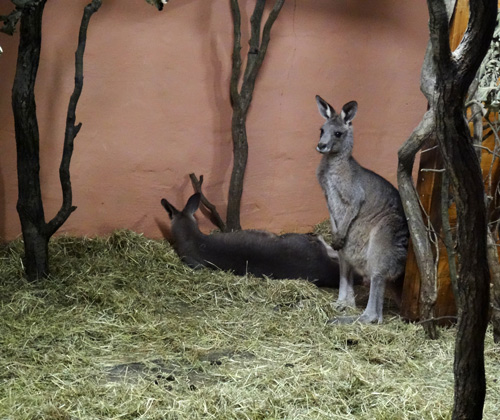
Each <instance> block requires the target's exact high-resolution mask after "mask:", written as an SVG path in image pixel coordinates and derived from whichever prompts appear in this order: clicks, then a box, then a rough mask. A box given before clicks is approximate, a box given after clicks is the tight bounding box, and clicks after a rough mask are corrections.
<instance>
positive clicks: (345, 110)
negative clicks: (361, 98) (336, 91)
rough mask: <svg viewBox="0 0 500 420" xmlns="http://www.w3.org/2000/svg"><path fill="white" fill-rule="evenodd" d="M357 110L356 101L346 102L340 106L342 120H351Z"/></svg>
mask: <svg viewBox="0 0 500 420" xmlns="http://www.w3.org/2000/svg"><path fill="white" fill-rule="evenodd" d="M357 111H358V103H357V102H356V101H351V102H347V103H346V104H345V105H344V106H343V107H342V112H341V113H340V117H341V118H342V119H343V120H344V122H346V123H348V122H350V121H352V119H353V118H354V116H355V115H356V112H357Z"/></svg>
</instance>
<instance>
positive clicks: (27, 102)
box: [12, 0, 49, 280]
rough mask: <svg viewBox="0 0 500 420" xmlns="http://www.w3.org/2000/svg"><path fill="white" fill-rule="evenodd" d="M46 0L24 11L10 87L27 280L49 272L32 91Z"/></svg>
mask: <svg viewBox="0 0 500 420" xmlns="http://www.w3.org/2000/svg"><path fill="white" fill-rule="evenodd" d="M45 2H46V0H43V1H41V2H40V3H39V4H37V5H35V6H33V7H31V8H28V9H26V10H25V11H24V12H23V15H22V18H21V28H20V38H19V53H18V57H17V67H16V76H15V79H14V85H13V88H12V110H13V112H14V122H15V131H16V146H17V181H18V201H17V211H18V213H19V219H20V221H21V228H22V232H23V239H24V244H25V256H24V266H25V271H26V275H27V277H28V279H30V280H36V279H37V278H39V277H44V276H46V275H47V274H48V273H49V262H48V260H49V256H48V244H47V240H48V239H47V235H46V232H45V217H44V212H43V205H42V194H41V191H40V176H39V174H40V160H39V133H38V121H37V118H36V104H35V94H34V91H35V80H36V74H37V71H38V64H39V61H40V48H41V43H42V15H43V9H44V7H45Z"/></svg>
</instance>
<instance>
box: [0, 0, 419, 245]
mask: <svg viewBox="0 0 500 420" xmlns="http://www.w3.org/2000/svg"><path fill="white" fill-rule="evenodd" d="M240 2H241V3H242V8H243V20H244V21H246V22H248V20H249V16H250V14H251V11H252V7H253V4H254V1H253V0H240ZM86 3H87V1H86V0H72V1H71V2H70V1H68V0H50V1H48V2H47V6H46V9H45V14H44V32H43V48H42V57H41V63H40V69H39V75H38V79H37V87H36V98H37V109H38V118H39V126H40V135H41V150H42V156H41V163H42V169H41V180H42V189H43V195H44V203H45V209H46V217H47V218H51V217H52V216H53V215H54V213H55V212H56V211H57V209H58V208H59V205H60V200H61V192H60V187H59V180H58V166H59V161H60V156H61V150H62V141H63V136H64V124H65V117H66V109H67V104H68V100H69V95H70V94H71V91H72V88H73V85H72V83H73V77H74V51H75V49H76V40H77V33H78V27H79V21H80V19H81V14H82V10H83V7H84V5H85V4H86ZM270 3H271V2H270ZM10 8H11V3H10V2H7V1H3V2H1V4H0V14H4V13H6V12H8V11H9V10H10ZM427 20H428V15H427V7H426V4H425V2H420V1H419V2H417V1H408V0H406V1H398V0H381V1H377V2H367V1H364V0H288V1H287V2H286V4H285V6H284V8H283V10H282V12H281V15H280V16H279V18H278V20H277V22H276V24H275V26H274V28H273V31H272V34H271V36H272V39H271V43H270V47H269V50H268V56H267V57H266V60H265V63H264V66H263V68H262V71H261V74H260V76H259V78H258V80H257V85H256V90H255V94H254V101H253V103H252V107H251V110H250V114H249V118H248V136H249V146H250V152H249V162H248V168H247V173H246V178H245V189H244V193H243V202H242V226H243V227H244V228H264V229H269V230H272V231H274V232H282V231H298V232H304V231H309V230H310V229H311V227H312V226H313V225H314V224H316V223H318V222H320V221H322V220H324V219H325V218H326V217H327V216H328V212H327V209H326V204H325V200H324V198H323V195H322V193H321V190H320V187H319V185H318V182H317V181H316V177H315V170H316V166H317V164H318V163H319V160H320V155H319V154H318V153H317V152H316V151H315V147H316V142H317V140H318V137H319V131H318V130H319V127H320V125H321V124H322V118H321V117H320V116H319V114H318V111H317V108H316V103H315V100H314V96H315V95H316V94H320V95H321V96H323V97H324V98H325V99H327V100H328V101H330V103H331V104H332V105H333V106H334V107H335V108H336V109H340V108H341V107H342V105H343V104H344V103H346V102H347V101H349V100H353V99H355V100H357V101H358V103H359V111H358V114H357V116H356V118H355V120H354V129H355V149H354V155H355V157H356V158H357V159H358V161H359V162H360V163H361V164H363V165H364V166H366V167H368V168H370V169H372V170H375V171H376V172H379V173H380V174H381V175H383V176H384V177H386V178H387V179H388V180H390V181H391V182H393V183H395V182H396V165H397V149H398V148H399V146H400V145H401V144H402V142H403V141H404V140H405V139H406V138H407V137H408V135H409V134H410V133H411V131H412V129H413V128H414V127H415V125H416V124H417V123H418V122H419V121H420V119H421V117H422V114H423V112H424V111H425V107H426V103H425V100H424V98H423V96H422V95H421V94H420V91H419V78H420V67H421V64H422V60H423V56H424V52H425V47H426V45H427V40H428V30H427ZM247 38H248V28H247V27H246V28H245V34H244V45H243V46H244V47H246V39H247ZM17 44H18V38H17V37H16V36H14V37H13V38H10V37H7V36H6V35H3V34H1V35H0V45H2V48H3V50H4V54H3V55H2V56H1V57H0V150H1V152H0V240H10V239H13V238H15V237H16V236H17V235H19V234H20V226H19V220H18V217H17V213H16V209H15V205H16V199H17V183H16V158H15V140H14V123H13V117H12V111H11V107H10V101H11V98H10V93H11V88H12V82H13V78H14V72H15V62H16V56H17ZM231 48H232V21H231V15H230V9H229V1H228V0H171V1H170V2H169V3H168V5H167V6H166V7H165V9H164V11H163V12H161V13H160V12H158V11H156V9H154V8H153V7H151V6H149V5H147V4H146V3H145V1H144V0H106V1H104V4H103V6H102V8H101V10H100V11H99V12H98V13H97V14H96V15H94V17H93V18H92V21H91V22H90V26H89V34H88V41H87V50H86V56H85V63H84V66H85V70H84V71H85V73H84V75H85V80H84V87H83V94H82V97H81V99H80V103H79V105H78V108H77V122H78V121H81V122H82V123H83V127H82V129H81V131H80V134H79V135H78V137H77V139H76V143H75V153H74V157H73V161H72V166H71V172H72V182H73V194H74V204H75V205H76V206H78V209H77V210H76V212H74V213H73V214H72V215H71V217H70V218H69V220H68V221H67V222H66V224H65V225H64V226H63V228H62V229H61V230H60V233H63V232H66V233H71V234H75V235H101V234H106V233H109V232H111V231H112V230H114V229H117V228H128V229H132V230H135V231H137V232H143V233H144V234H145V235H147V236H150V237H161V236H162V234H163V233H162V232H163V231H164V229H163V228H164V227H165V226H168V221H167V215H166V213H165V212H164V210H163V209H162V208H161V206H160V198H162V197H166V198H168V199H169V200H170V201H171V202H172V203H174V204H177V205H178V207H182V205H183V204H184V202H185V200H186V199H187V197H188V196H189V195H190V194H191V193H192V188H191V185H190V181H189V178H188V173H190V172H195V173H196V174H198V175H199V174H204V175H205V184H204V192H205V194H206V195H207V197H208V198H209V199H210V200H211V201H213V202H214V203H215V204H216V205H217V207H218V209H219V211H220V212H221V213H222V214H224V215H225V204H224V203H225V201H226V195H227V188H228V183H229V177H230V173H231V166H232V165H231V164H232V162H231V160H232V144H231V136H230V122H231V108H230V104H229V89H228V86H229V77H230V67H231V61H230V60H231ZM243 51H244V52H246V51H245V48H243ZM199 219H200V221H201V222H202V229H203V230H205V231H208V230H210V229H211V228H212V225H210V224H209V222H207V221H206V219H205V218H204V217H199Z"/></svg>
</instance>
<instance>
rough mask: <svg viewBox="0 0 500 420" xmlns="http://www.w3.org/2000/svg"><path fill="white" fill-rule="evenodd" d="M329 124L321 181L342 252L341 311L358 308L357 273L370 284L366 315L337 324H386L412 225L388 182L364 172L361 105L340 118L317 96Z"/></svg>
mask: <svg viewBox="0 0 500 420" xmlns="http://www.w3.org/2000/svg"><path fill="white" fill-rule="evenodd" d="M316 102H317V105H318V109H319V112H320V114H321V115H322V116H323V117H324V118H325V119H326V122H325V123H324V124H323V126H322V127H321V137H320V140H319V143H318V146H317V150H318V152H320V153H321V154H322V155H323V157H322V159H321V163H320V164H319V167H318V170H317V177H318V180H319V183H320V184H321V187H322V188H323V191H324V193H325V196H326V200H327V204H328V210H329V212H330V222H331V225H332V247H333V248H334V249H336V250H338V252H339V264H340V290H339V297H338V301H337V303H338V305H339V306H352V307H354V306H355V298H354V290H353V280H352V278H353V277H352V274H353V273H352V271H353V269H354V270H355V271H356V272H358V273H359V274H360V275H361V276H363V277H364V278H366V279H367V280H369V282H370V295H369V299H368V304H367V306H366V308H365V310H364V312H363V314H362V315H361V316H360V317H359V318H358V317H344V318H339V319H338V320H335V321H336V322H353V321H355V320H359V321H361V322H367V323H370V322H379V323H380V322H382V310H383V305H384V292H385V286H386V282H387V281H394V280H396V279H397V278H398V277H400V276H401V275H403V273H404V268H405V261H406V253H407V246H408V226H407V222H406V217H405V214H404V211H403V207H402V204H401V199H400V197H399V193H398V191H397V190H396V188H394V187H393V186H392V185H391V184H390V183H389V182H388V181H386V180H385V179H384V178H382V177H381V176H379V175H377V174H376V173H374V172H372V171H370V170H368V169H366V168H363V167H362V166H361V165H359V164H358V162H356V160H355V159H354V158H353V157H352V148H353V129H352V123H351V121H352V119H353V118H354V116H355V115H356V111H357V106H358V105H357V103H356V102H355V101H351V102H349V103H347V104H345V105H344V107H343V108H342V111H341V112H340V114H337V113H336V112H335V110H334V109H333V107H332V106H331V105H329V104H328V103H327V102H326V101H324V100H323V99H322V98H321V97H319V96H316Z"/></svg>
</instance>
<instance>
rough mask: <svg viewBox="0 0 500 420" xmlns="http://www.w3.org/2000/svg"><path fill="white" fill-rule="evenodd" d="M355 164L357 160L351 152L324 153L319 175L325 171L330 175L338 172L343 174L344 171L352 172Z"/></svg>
mask: <svg viewBox="0 0 500 420" xmlns="http://www.w3.org/2000/svg"><path fill="white" fill-rule="evenodd" d="M353 165H355V160H354V158H353V157H352V156H351V153H348V154H341V153H336V154H332V153H330V154H327V155H323V157H322V158H321V163H320V165H319V168H318V175H321V174H322V173H324V174H325V175H326V173H329V174H330V175H332V174H336V175H341V174H343V173H347V172H350V171H351V169H352V167H353Z"/></svg>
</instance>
